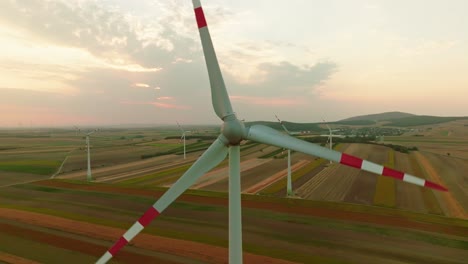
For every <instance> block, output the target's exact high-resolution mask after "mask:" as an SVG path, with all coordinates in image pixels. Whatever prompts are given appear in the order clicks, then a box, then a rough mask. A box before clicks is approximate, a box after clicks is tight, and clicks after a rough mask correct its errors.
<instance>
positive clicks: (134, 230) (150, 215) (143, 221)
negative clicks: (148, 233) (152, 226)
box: [97, 206, 159, 263]
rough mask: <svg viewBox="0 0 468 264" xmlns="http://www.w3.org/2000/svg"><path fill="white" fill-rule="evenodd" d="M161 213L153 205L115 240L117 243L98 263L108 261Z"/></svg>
mask: <svg viewBox="0 0 468 264" xmlns="http://www.w3.org/2000/svg"><path fill="white" fill-rule="evenodd" d="M158 215H159V212H158V210H156V209H155V208H154V207H153V206H151V207H150V208H149V209H148V210H147V211H146V212H145V213H144V214H143V215H142V216H141V217H140V219H138V221H136V222H135V224H133V226H132V227H131V228H130V229H128V230H127V232H125V234H123V236H121V237H120V238H119V240H117V242H115V244H114V245H113V246H112V247H111V248H109V250H108V251H107V252H106V253H105V254H104V255H103V256H102V257H101V259H100V260H99V261H98V262H97V263H106V262H107V261H108V260H109V259H110V258H112V256H115V254H117V252H119V251H120V249H122V248H123V247H124V246H125V245H127V244H128V242H130V240H132V239H133V238H134V237H135V236H136V235H137V234H138V233H140V232H141V231H142V230H143V228H145V227H146V226H147V225H149V223H151V221H153V219H154V218H156V217H157V216H158Z"/></svg>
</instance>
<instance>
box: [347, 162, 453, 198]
mask: <svg viewBox="0 0 468 264" xmlns="http://www.w3.org/2000/svg"><path fill="white" fill-rule="evenodd" d="M340 163H341V164H343V165H347V166H350V167H354V168H357V169H361V170H365V171H369V172H372V173H375V174H379V175H383V176H387V177H392V178H395V179H397V180H400V181H404V182H409V183H412V184H416V185H419V186H423V187H427V188H431V189H434V190H438V191H444V192H446V191H448V189H447V188H445V187H444V186H442V185H439V184H437V183H434V182H431V181H427V180H425V179H421V178H418V177H415V176H413V175H410V174H407V173H404V172H401V171H397V170H394V169H391V168H387V167H384V166H381V165H378V164H375V163H372V162H369V161H367V160H363V159H361V158H358V157H354V156H351V155H348V154H346V153H342V154H341V159H340Z"/></svg>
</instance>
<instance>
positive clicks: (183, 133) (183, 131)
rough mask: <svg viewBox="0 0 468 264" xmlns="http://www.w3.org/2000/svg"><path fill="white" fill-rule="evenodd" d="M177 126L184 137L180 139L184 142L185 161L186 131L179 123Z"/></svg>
mask: <svg viewBox="0 0 468 264" xmlns="http://www.w3.org/2000/svg"><path fill="white" fill-rule="evenodd" d="M177 126H179V129H180V132H182V136H181V137H180V140H182V139H183V140H184V159H185V130H184V129H182V127H181V126H180V124H179V122H177Z"/></svg>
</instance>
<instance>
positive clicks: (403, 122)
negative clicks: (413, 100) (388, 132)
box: [385, 115, 468, 127]
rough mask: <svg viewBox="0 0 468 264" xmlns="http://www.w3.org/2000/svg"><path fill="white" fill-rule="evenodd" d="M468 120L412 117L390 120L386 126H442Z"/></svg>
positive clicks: (458, 117)
mask: <svg viewBox="0 0 468 264" xmlns="http://www.w3.org/2000/svg"><path fill="white" fill-rule="evenodd" d="M461 119H468V116H425V115H421V116H410V117H404V118H399V119H394V120H390V122H389V123H387V124H385V126H396V127H408V126H423V125H433V124H440V123H445V122H450V121H455V120H461Z"/></svg>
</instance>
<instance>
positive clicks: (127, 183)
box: [117, 164, 192, 186]
mask: <svg viewBox="0 0 468 264" xmlns="http://www.w3.org/2000/svg"><path fill="white" fill-rule="evenodd" d="M190 166H192V164H187V165H183V166H180V167H175V168H170V169H167V170H163V171H160V172H156V173H152V174H148V175H144V176H140V177H135V178H131V179H128V180H124V181H121V182H119V183H117V184H118V185H121V186H131V185H138V184H141V183H144V182H147V181H151V180H154V179H160V178H161V177H164V176H167V175H170V174H173V173H178V172H182V171H186V170H188V168H190ZM161 181H163V182H164V181H166V179H161Z"/></svg>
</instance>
